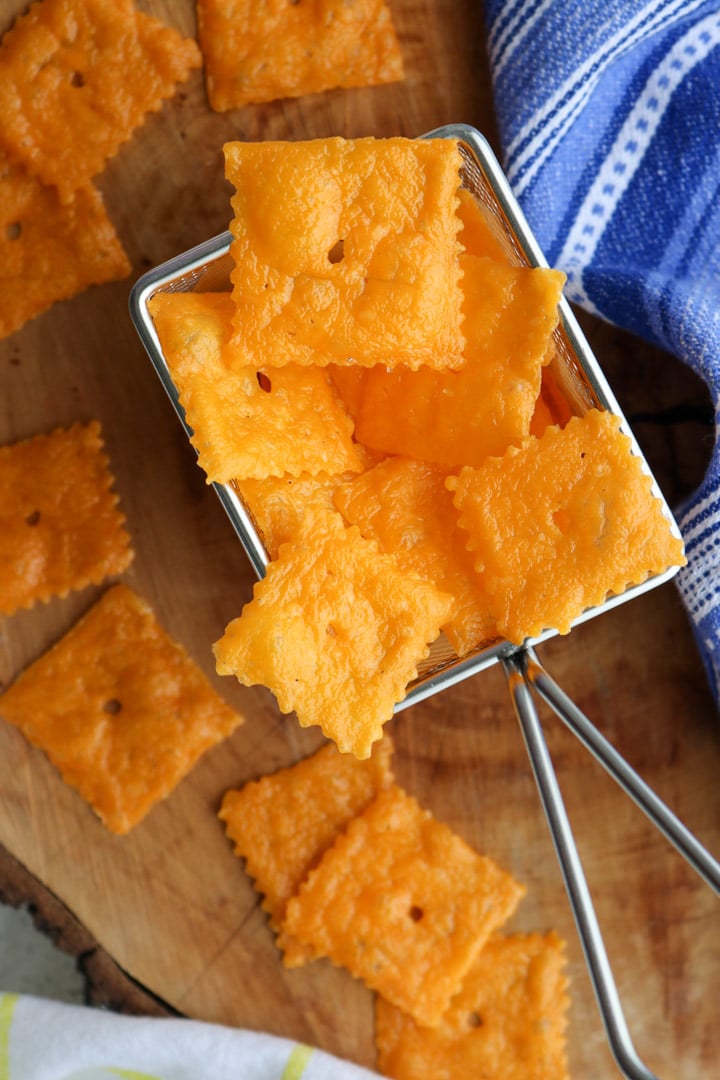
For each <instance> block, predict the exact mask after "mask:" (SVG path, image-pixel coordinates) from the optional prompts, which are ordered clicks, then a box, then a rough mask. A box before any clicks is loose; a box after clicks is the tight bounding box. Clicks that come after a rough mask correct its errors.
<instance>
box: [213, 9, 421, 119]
mask: <svg viewBox="0 0 720 1080" xmlns="http://www.w3.org/2000/svg"><path fill="white" fill-rule="evenodd" d="M197 19H198V37H199V40H200V46H201V48H202V51H203V55H204V57H205V82H206V86H207V93H208V100H209V102H210V105H211V106H212V108H213V109H215V110H216V111H218V112H224V111H226V110H228V109H237V108H240V107H241V106H243V105H248V104H251V103H252V104H258V103H260V102H265V101H273V100H275V99H276V98H295V97H301V96H303V95H305V94H317V93H320V92H321V91H323V90H332V89H334V88H335V87H353V86H378V85H380V84H383V83H391V82H397V81H398V80H399V79H402V77H403V63H402V54H401V52H400V46H399V44H398V40H397V35H396V33H395V28H394V26H393V21H392V16H391V13H390V8H389V7H388V6H387V4H386V3H385V2H384V0H354V2H353V3H352V4H348V3H346V2H344V0H314V2H313V3H312V4H310V5H308V4H305V3H287V2H286V0H274V2H270V3H265V4H263V5H262V7H258V6H257V4H254V3H253V0H198V2H197Z"/></svg>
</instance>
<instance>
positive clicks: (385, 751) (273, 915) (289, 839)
mask: <svg viewBox="0 0 720 1080" xmlns="http://www.w3.org/2000/svg"><path fill="white" fill-rule="evenodd" d="M391 754H392V743H391V741H390V738H389V736H386V737H385V738H383V739H382V740H381V741H380V742H379V743H377V744H376V746H375V747H374V749H373V753H372V755H371V757H369V758H367V759H366V760H365V761H358V760H357V758H355V757H353V756H352V755H351V754H341V753H339V752H338V750H337V749H336V747H335V746H334V745H333V744H332V743H328V744H327V745H325V746H323V747H322V748H321V749H320V750H318V751H317V753H315V754H313V755H312V756H311V757H308V758H305V759H304V760H302V761H299V762H297V764H295V765H292V766H290V767H289V768H286V769H280V770H279V771H278V772H276V773H273V774H272V775H269V776H264V777H262V778H261V779H260V780H256V781H252V782H251V783H249V784H246V785H245V786H244V787H243V788H241V789H240V790H237V791H228V792H226V794H225V796H224V798H223V801H222V807H221V809H220V814H219V816H220V819H221V821H223V822H224V823H225V828H226V831H227V834H228V837H229V838H230V839H231V840H232V842H233V844H234V847H235V854H236V855H238V856H240V857H242V858H244V859H245V866H246V869H247V872H248V874H250V876H251V877H252V878H253V880H254V882H255V886H256V888H257V889H258V891H259V892H261V893H262V894H263V897H264V899H263V908H264V909H265V910H266V911H267V912H268V914H269V916H270V925H271V927H272V928H273V930H274V931H275V932H276V934H278V935H279V936H278V938H277V945H278V948H280V949H282V951H283V954H284V955H283V962H284V963H285V965H286V966H287V967H297V966H298V965H300V964H302V963H304V961H305V960H306V959H308V958H309V956H310V951H309V950H308V949H307V948H306V947H304V946H302V945H301V944H300V943H299V942H298V941H296V940H295V939H293V938H292V937H291V936H289V935H287V934H285V933H283V932H282V931H281V929H280V928H281V926H282V923H283V920H284V918H285V909H286V907H287V902H288V900H289V899H290V897H291V896H293V895H294V894H295V893H296V892H297V890H298V887H299V886H300V883H301V882H302V881H303V880H304V879H305V877H306V876H307V874H308V872H309V871H310V870H311V869H312V868H313V866H315V865H316V864H317V863H318V862H319V860H320V858H321V856H322V855H323V854H324V852H325V851H326V850H327V849H328V848H329V847H330V846H331V844H332V843H333V842H334V841H335V840H336V839H337V837H338V836H339V834H340V832H341V831H342V830H343V829H344V828H345V826H346V825H347V823H348V822H349V821H350V820H351V818H353V817H354V816H355V815H356V814H358V813H360V812H361V811H362V810H364V809H365V807H366V806H367V805H368V804H369V803H370V802H371V801H372V800H373V798H374V797H375V795H376V794H377V792H378V791H380V790H382V789H383V788H385V787H388V786H389V785H390V784H391V783H392V780H393V775H392V766H391Z"/></svg>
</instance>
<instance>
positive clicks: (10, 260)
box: [0, 151, 131, 338]
mask: <svg viewBox="0 0 720 1080" xmlns="http://www.w3.org/2000/svg"><path fill="white" fill-rule="evenodd" d="M130 270H131V266H130V262H129V260H128V257H127V255H126V254H125V251H124V250H123V247H122V244H121V243H120V241H119V239H118V237H117V234H116V232H115V229H114V228H113V225H112V222H111V221H110V219H109V218H108V216H107V213H106V211H105V206H104V203H103V200H102V196H101V195H100V193H99V192H98V191H97V190H96V189H95V188H94V187H92V186H90V185H86V186H85V187H83V188H80V189H79V190H78V191H76V192H75V194H74V196H73V198H72V200H71V201H70V202H68V203H61V202H60V200H59V199H58V196H57V192H56V191H55V189H54V188H49V187H46V186H45V185H44V184H41V183H40V181H39V180H37V179H36V178H35V177H33V176H30V175H29V174H28V173H27V172H26V171H25V169H23V168H22V167H21V166H20V165H13V164H11V163H10V161H9V160H8V158H7V157H6V156H5V155H4V154H3V153H2V151H0V338H4V337H7V336H8V335H9V334H12V333H14V331H15V330H19V329H20V327H21V326H23V325H24V323H26V322H27V321H28V320H29V319H32V318H34V317H35V316H36V315H39V314H41V312H43V311H45V310H47V308H49V307H51V306H52V305H53V304H54V303H56V302H57V301H58V300H68V299H69V298H70V297H72V296H76V295H77V294H78V293H81V292H83V291H84V290H85V289H87V288H88V287H89V286H90V285H102V284H104V283H105V282H108V281H119V280H120V279H121V278H124V277H127V275H128V274H129V273H130Z"/></svg>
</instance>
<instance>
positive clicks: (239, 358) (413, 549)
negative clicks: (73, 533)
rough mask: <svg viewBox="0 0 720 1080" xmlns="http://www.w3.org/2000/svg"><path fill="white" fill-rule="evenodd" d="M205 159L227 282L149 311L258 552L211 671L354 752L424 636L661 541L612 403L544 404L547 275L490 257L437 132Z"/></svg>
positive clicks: (564, 597)
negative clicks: (249, 522)
mask: <svg viewBox="0 0 720 1080" xmlns="http://www.w3.org/2000/svg"><path fill="white" fill-rule="evenodd" d="M225 156H226V173H227V177H228V179H229V180H230V181H231V182H232V183H233V185H234V187H235V195H234V196H233V199H232V207H233V212H234V216H233V219H232V222H231V231H232V234H233V242H232V244H231V249H230V250H231V255H232V258H233V269H232V271H231V286H232V287H231V290H230V291H229V292H228V293H202V292H195V293H189V294H182V293H159V294H157V295H156V296H155V297H153V299H152V300H151V302H150V310H151V314H152V316H153V319H154V323H155V327H156V329H157V332H158V335H159V338H160V341H161V345H162V347H163V351H164V355H165V357H166V360H167V362H168V365H169V367H170V370H171V373H172V376H173V378H174V380H175V383H176V385H177V387H178V390H179V395H180V400H181V403H182V404H183V406H184V409H185V412H186V417H187V421H188V424H189V426H190V427H191V428H192V430H193V435H192V441H193V444H194V446H195V448H196V450H197V452H198V462H199V464H200V466H201V467H202V468H203V469H204V470H205V472H206V474H207V478H208V480H209V481H218V482H221V483H233V484H234V485H236V487H237V488H238V490H239V492H240V494H241V496H242V497H243V499H244V500H245V502H246V505H247V506H248V508H249V511H250V513H251V516H252V517H253V518H254V520H255V521H256V522H257V524H258V528H259V531H260V533H261V535H262V537H263V539H264V540H265V543H266V546H267V548H268V551H269V552H270V554H271V556H272V557H271V561H270V564H269V566H268V568H267V574H266V576H265V578H264V579H263V580H262V581H261V582H259V583H258V585H257V586H256V588H255V593H254V597H253V600H252V601H251V602H250V603H249V604H247V605H246V607H245V608H244V609H243V611H242V613H241V615H240V616H239V617H238V618H237V619H236V620H234V621H233V622H232V623H231V624H230V625H229V626H228V627H227V629H226V631H225V635H224V637H223V638H222V640H221V641H219V642H218V643H217V644H216V646H215V654H216V658H217V669H218V671H219V672H220V673H221V674H234V675H235V676H236V677H237V678H238V679H239V680H240V681H241V682H242V683H244V684H247V685H252V684H255V683H263V684H264V685H266V686H268V687H270V689H271V690H272V691H273V693H274V694H275V696H276V698H277V701H278V704H279V706H280V709H281V710H282V711H283V712H287V713H289V712H295V713H296V715H297V717H298V720H299V722H300V723H301V724H302V725H303V726H306V725H313V724H318V725H319V726H320V727H321V728H322V730H323V732H324V734H325V735H326V736H328V737H329V738H331V739H333V740H334V741H335V742H336V743H337V745H338V747H339V748H340V750H341V751H343V752H350V753H353V754H355V755H356V756H358V757H360V758H364V757H367V756H368V755H369V753H370V751H371V747H372V744H373V743H374V742H375V741H377V739H379V738H380V736H381V734H382V728H383V725H384V724H385V723H386V722H387V720H388V719H389V718H390V717H391V716H392V714H393V710H394V707H395V705H396V704H397V703H398V702H399V701H401V700H402V698H403V697H404V696H405V693H406V690H407V686H408V684H409V683H411V681H412V680H413V679H414V678H415V677H416V676H417V672H418V665H419V664H420V663H422V662H423V661H424V660H425V659H426V658H427V656H428V654H429V648H430V645H431V643H432V642H434V641H435V640H437V639H438V637H439V635H440V634H441V633H442V634H443V635H444V636H445V637H446V638H447V639H448V641H449V643H450V645H451V646H452V648H453V649H454V650H455V652H456V654H457V655H458V656H463V655H466V654H467V653H468V652H471V651H472V650H476V649H480V648H482V647H484V645H486V644H487V643H488V642H492V641H496V640H498V639H501V638H504V639H507V640H510V641H512V642H516V643H521V642H522V641H523V640H524V639H525V638H527V637H532V636H535V635H537V634H539V633H540V632H541V631H542V630H545V629H550V628H555V629H556V630H558V631H560V632H561V633H565V632H567V631H568V630H569V629H570V626H571V625H572V623H573V621H574V620H575V619H577V618H578V617H579V616H580V615H581V614H582V612H583V611H584V610H585V609H586V608H588V607H590V606H592V605H595V604H598V603H600V602H602V600H604V599H605V597H606V596H607V595H608V593H611V592H621V591H623V590H624V589H625V588H626V587H627V586H628V584H630V583H634V582H641V581H643V580H644V579H645V578H646V577H647V576H648V575H649V574H653V573H658V572H660V571H662V570H664V569H666V568H667V567H668V566H670V565H679V564H681V563H682V562H683V561H684V557H683V553H682V544H681V542H680V540H679V539H678V538H677V537H675V536H674V535H673V534H672V532H671V528H670V525H669V522H668V521H667V520H666V518H665V517H664V515H663V511H662V505H661V502H660V500H659V499H656V498H655V497H654V495H653V493H652V480H651V478H650V477H649V476H648V475H646V474H645V473H644V472H643V469H642V464H641V459H640V458H639V457H638V456H636V455H635V454H633V452H632V447H631V442H630V439H629V438H628V437H627V436H626V435H625V434H623V433H622V432H621V431H620V421H619V418H617V417H615V416H613V415H611V414H609V413H605V412H602V411H599V410H597V409H591V410H589V411H588V413H587V414H586V415H585V416H582V417H580V416H578V417H573V416H571V415H570V412H569V409H568V407H567V404H566V403H565V402H563V400H562V398H561V396H559V395H558V393H557V389H556V387H555V386H554V384H553V379H552V376H551V375H550V374H549V370H550V369H549V364H550V362H551V360H552V357H553V355H554V340H553V331H554V330H555V327H556V326H557V323H558V301H559V298H560V295H561V290H562V285H563V281H564V278H563V275H562V274H560V273H558V272H557V271H553V270H548V269H544V268H535V269H530V268H528V267H526V266H517V265H513V264H512V262H511V260H510V257H509V256H508V252H507V248H506V247H505V246H504V245H503V243H502V241H501V238H500V237H499V236H498V235H497V233H495V232H494V231H493V229H492V227H491V225H490V223H489V220H488V218H487V217H486V216H485V214H484V213H483V210H482V208H481V207H480V206H479V205H478V204H477V203H476V202H475V200H474V199H473V198H472V197H471V195H470V194H469V192H468V191H466V190H464V189H463V188H462V187H461V184H460V174H461V164H462V159H461V154H460V148H459V146H458V144H457V143H456V142H454V141H453V140H444V139H418V140H413V139H402V138H391V139H384V140H382V139H381V140H376V139H372V138H367V139H357V140H344V139H340V138H334V139H318V140H312V141H309V142H296V143H281V142H265V143H229V144H228V145H227V146H226V147H225Z"/></svg>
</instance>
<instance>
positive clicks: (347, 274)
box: [225, 137, 463, 369]
mask: <svg viewBox="0 0 720 1080" xmlns="http://www.w3.org/2000/svg"><path fill="white" fill-rule="evenodd" d="M460 164H461V159H460V151H459V149H458V145H457V143H455V142H454V141H451V140H447V139H403V138H389V139H374V138H361V139H355V140H353V139H342V138H339V137H337V138H329V139H314V140H310V141H299V142H274V141H267V142H261V143H247V142H231V143H227V144H226V146H225V173H226V176H227V179H228V180H229V181H230V182H231V183H232V184H233V185H234V187H235V194H234V195H233V197H232V200H231V201H232V207H233V219H232V221H231V223H230V229H231V232H232V234H233V242H232V245H231V249H230V250H231V255H232V257H233V260H234V269H233V270H232V272H231V279H232V283H233V299H234V302H235V316H234V331H233V338H232V341H233V342H235V343H236V344H237V347H239V348H242V349H243V350H244V351H245V353H246V355H247V357H248V361H249V362H250V363H252V364H254V365H255V366H262V365H263V364H268V363H272V364H273V365H276V366H279V365H281V364H286V363H300V364H316V365H325V364H328V363H331V362H335V363H347V362H349V361H352V362H353V363H357V364H362V365H372V364H376V363H383V364H392V365H394V364H399V363H403V364H407V365H408V366H409V367H413V368H415V367H418V366H420V365H423V364H424V365H429V366H431V367H439V368H443V369H445V368H452V367H457V366H459V365H460V364H461V363H462V345H463V336H462V329H461V321H462V312H461V301H462V294H461V291H460V286H459V278H460V267H459V262H458V255H459V252H460V250H461V248H460V243H459V241H458V238H457V234H458V231H459V229H460V219H459V218H458V217H457V215H456V214H455V206H456V202H457V186H458V179H459V170H460Z"/></svg>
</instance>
